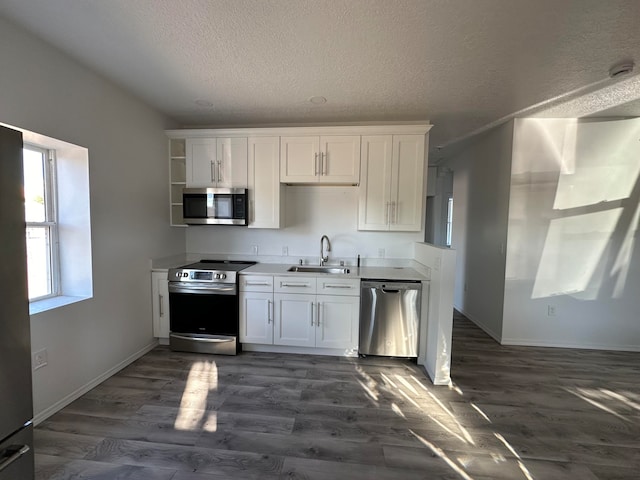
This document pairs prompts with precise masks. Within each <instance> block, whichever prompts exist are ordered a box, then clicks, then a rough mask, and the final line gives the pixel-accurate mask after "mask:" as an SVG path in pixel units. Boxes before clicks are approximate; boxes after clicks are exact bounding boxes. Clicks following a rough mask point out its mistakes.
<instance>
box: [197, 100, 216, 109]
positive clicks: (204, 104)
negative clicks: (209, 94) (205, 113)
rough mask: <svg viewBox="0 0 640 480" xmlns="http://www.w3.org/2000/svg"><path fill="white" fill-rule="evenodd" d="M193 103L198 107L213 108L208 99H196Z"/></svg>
mask: <svg viewBox="0 0 640 480" xmlns="http://www.w3.org/2000/svg"><path fill="white" fill-rule="evenodd" d="M193 103H195V104H196V105H197V106H199V107H203V108H213V103H211V102H210V101H209V100H196V101H195V102H193Z"/></svg>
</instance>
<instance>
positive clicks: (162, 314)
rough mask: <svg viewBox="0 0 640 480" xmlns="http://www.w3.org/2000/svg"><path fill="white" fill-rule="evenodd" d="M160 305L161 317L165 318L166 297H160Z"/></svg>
mask: <svg viewBox="0 0 640 480" xmlns="http://www.w3.org/2000/svg"><path fill="white" fill-rule="evenodd" d="M158 304H159V306H160V316H161V317H164V305H163V304H164V296H163V295H158Z"/></svg>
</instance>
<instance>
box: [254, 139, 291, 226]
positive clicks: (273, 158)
mask: <svg viewBox="0 0 640 480" xmlns="http://www.w3.org/2000/svg"><path fill="white" fill-rule="evenodd" d="M248 188H249V228H280V222H281V220H282V219H283V217H284V215H283V212H282V210H283V209H282V206H284V202H282V203H281V200H280V197H281V195H282V193H283V192H282V188H283V187H282V186H281V184H280V137H250V138H249V178H248Z"/></svg>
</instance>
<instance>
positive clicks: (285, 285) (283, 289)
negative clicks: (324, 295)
mask: <svg viewBox="0 0 640 480" xmlns="http://www.w3.org/2000/svg"><path fill="white" fill-rule="evenodd" d="M273 291H274V292H280V293H287V292H288V293H316V277H300V276H297V275H296V276H291V277H274V286H273Z"/></svg>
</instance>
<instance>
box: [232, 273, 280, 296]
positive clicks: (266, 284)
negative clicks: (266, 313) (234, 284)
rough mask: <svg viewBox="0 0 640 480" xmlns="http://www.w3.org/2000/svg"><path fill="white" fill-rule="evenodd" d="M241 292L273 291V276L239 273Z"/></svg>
mask: <svg viewBox="0 0 640 480" xmlns="http://www.w3.org/2000/svg"><path fill="white" fill-rule="evenodd" d="M240 291H241V292H273V277H271V276H269V275H242V274H241V275H240Z"/></svg>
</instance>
